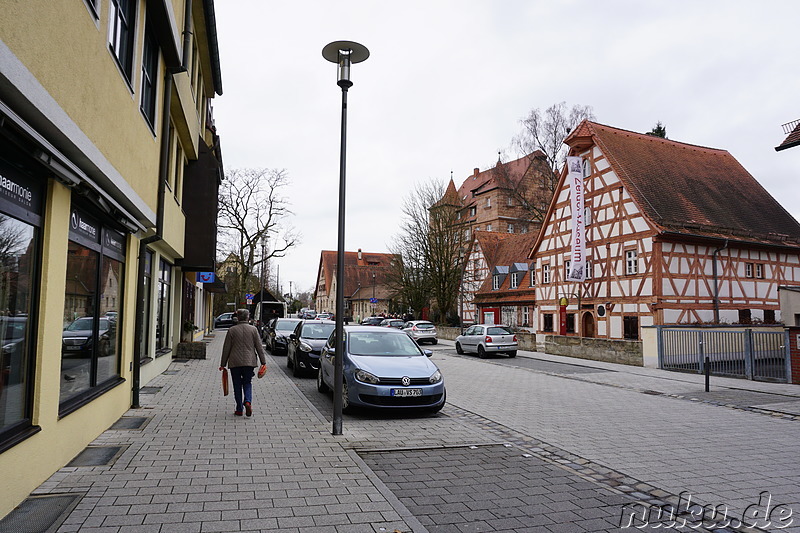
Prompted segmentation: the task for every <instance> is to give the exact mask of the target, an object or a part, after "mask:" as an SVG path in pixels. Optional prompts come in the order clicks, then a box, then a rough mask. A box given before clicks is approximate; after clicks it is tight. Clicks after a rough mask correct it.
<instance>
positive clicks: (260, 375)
mask: <svg viewBox="0 0 800 533" xmlns="http://www.w3.org/2000/svg"><path fill="white" fill-rule="evenodd" d="M266 373H267V365H261V368H259V369H258V379H261V378H263V377H264V374H266Z"/></svg>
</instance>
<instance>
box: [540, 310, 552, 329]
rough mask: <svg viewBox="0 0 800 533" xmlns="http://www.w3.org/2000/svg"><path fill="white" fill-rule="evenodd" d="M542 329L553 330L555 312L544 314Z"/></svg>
mask: <svg viewBox="0 0 800 533" xmlns="http://www.w3.org/2000/svg"><path fill="white" fill-rule="evenodd" d="M542 331H553V313H544V314H543V315H542Z"/></svg>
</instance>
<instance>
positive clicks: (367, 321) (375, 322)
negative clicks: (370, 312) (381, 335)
mask: <svg viewBox="0 0 800 533" xmlns="http://www.w3.org/2000/svg"><path fill="white" fill-rule="evenodd" d="M383 320H384V317H382V316H368V317H367V318H364V319H362V320H361V325H362V326H380V325H381V322H383Z"/></svg>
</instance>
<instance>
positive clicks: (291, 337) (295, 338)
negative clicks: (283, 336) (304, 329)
mask: <svg viewBox="0 0 800 533" xmlns="http://www.w3.org/2000/svg"><path fill="white" fill-rule="evenodd" d="M289 338H290V339H291V340H293V341H294V340H297V335H295V334H294V333H290V334H289Z"/></svg>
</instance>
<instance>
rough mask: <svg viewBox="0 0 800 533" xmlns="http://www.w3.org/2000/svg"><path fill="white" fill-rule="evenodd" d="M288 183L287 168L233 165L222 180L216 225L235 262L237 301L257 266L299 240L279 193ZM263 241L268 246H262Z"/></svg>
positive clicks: (264, 263) (241, 298)
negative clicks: (235, 166)
mask: <svg viewBox="0 0 800 533" xmlns="http://www.w3.org/2000/svg"><path fill="white" fill-rule="evenodd" d="M288 183H289V178H288V174H287V172H286V170H284V169H281V170H276V169H265V168H244V169H235V170H232V171H230V172H228V173H227V174H226V176H225V180H224V181H223V182H222V186H221V187H220V191H219V215H218V228H219V230H220V233H221V236H222V239H221V240H222V241H223V242H224V245H225V247H226V248H227V250H226V251H230V252H233V254H234V256H235V257H236V259H235V260H236V261H237V262H238V276H237V277H236V288H235V297H236V301H242V300H243V299H244V294H245V293H246V292H247V290H252V289H254V287H251V286H249V285H251V284H252V283H253V281H252V280H253V279H254V277H253V276H254V274H255V273H256V271H257V270H260V269H261V268H264V269H266V267H267V265H268V262H269V260H270V259H272V258H274V257H284V256H285V255H286V253H287V252H288V251H289V250H290V249H291V248H292V247H294V246H296V245H298V244H299V243H300V235H299V234H298V233H297V232H296V231H295V230H294V228H292V227H291V226H289V225H287V219H288V217H289V215H291V214H292V212H291V211H290V209H289V205H290V204H289V200H288V199H287V198H285V197H284V196H283V195H282V193H283V190H284V188H285V187H286V185H288ZM265 241H268V242H267V246H262V245H263V243H264V242H265ZM256 279H257V278H256Z"/></svg>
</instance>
